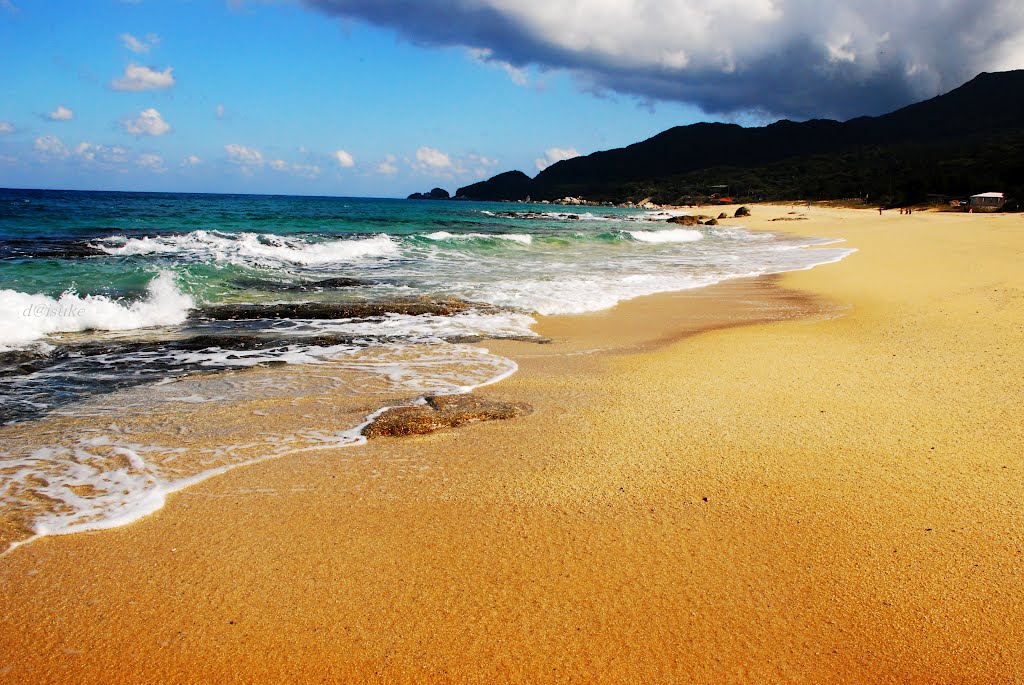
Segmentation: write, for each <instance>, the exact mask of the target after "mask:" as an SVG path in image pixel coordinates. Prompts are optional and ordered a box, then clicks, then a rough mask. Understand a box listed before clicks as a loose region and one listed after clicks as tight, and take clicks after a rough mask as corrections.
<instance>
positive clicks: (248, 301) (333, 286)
mask: <svg viewBox="0 0 1024 685" xmlns="http://www.w3.org/2000/svg"><path fill="white" fill-rule="evenodd" d="M666 218H667V217H666V215H664V214H659V213H657V212H650V211H637V210H624V209H617V208H610V207H609V208H593V207H587V208H575V209H573V208H567V207H558V206H551V205H525V204H518V203H517V204H508V203H475V202H455V201H444V202H435V201H409V200H389V199H367V198H329V197H288V196H249V195H191V194H162V193H106V192H71V191H67V192H65V191H22V190H2V191H0V374H2V375H0V399H2V400H3V404H2V409H0V422H4V421H7V422H9V421H19V420H26V419H32V418H36V417H39V416H42V415H45V414H46V413H47V412H49V411H52V410H54V409H56V408H62V411H71V410H73V407H74V406H75V405H76V403H78V402H80V401H82V400H84V399H85V398H88V397H89V396H92V395H95V394H97V393H108V392H112V391H116V390H117V389H119V388H123V387H128V386H132V385H138V384H145V383H151V382H157V381H160V380H163V379H166V378H168V377H174V378H179V377H182V376H187V375H189V374H195V373H208V372H211V371H218V370H224V369H235V368H239V367H246V366H255V365H265V364H268V363H273V362H285V363H308V362H310V361H312V360H317V359H321V360H322V359H323V358H324V357H325V355H337V354H339V353H340V352H339V351H344V350H353V349H363V348H366V347H368V346H388V345H396V344H402V345H405V344H409V343H415V344H417V345H429V344H431V343H447V342H451V341H453V340H456V339H460V340H465V339H467V338H477V339H488V338H496V337H509V336H514V337H528V336H531V335H533V332H532V330H531V328H530V326H531V324H532V322H533V318H532V317H533V316H534V315H536V314H572V313H581V312H587V311H595V310H599V309H605V308H608V307H611V306H614V305H615V304H616V303H617V302H620V301H622V300H624V299H629V298H632V297H638V296H641V295H647V294H651V293H656V292H664V291H672V290H681V289H686V288H693V287H700V286H703V285H708V284H711V283H716V282H719V281H721V280H723V279H727V278H735V277H739V276H748V275H755V274H763V273H775V272H780V271H788V270H793V269H803V268H808V267H810V266H813V265H814V264H818V263H822V262H827V261H832V260H835V259H838V258H841V256H842V255H843V254H845V251H844V250H840V249H834V248H827V249H817V250H805V249H802V248H804V247H808V246H811V245H815V244H817V243H820V242H821V241H816V240H813V239H798V238H793V237H787V236H781V235H780V236H773V235H769V234H765V233H752V232H749V231H746V230H744V229H743V228H740V227H724V226H716V227H710V226H709V227H697V228H681V227H679V226H678V225H675V224H667V223H665V219H666ZM410 302H420V303H422V302H428V303H434V304H433V305H431V306H430V307H428V308H427V310H423V308H422V307H420V308H419V309H417V310H416V311H411V312H410V311H409V310H408V309H407V308H406V306H405V305H407V304H408V303H410ZM439 303H440V304H439ZM452 303H455V305H457V306H454V305H452ZM229 305H242V306H243V307H242V309H241V310H232V311H228V310H227V309H226V307H227V306H229ZM312 305H316V306H315V307H314V306H312ZM365 305H374V306H375V307H376V308H371V309H367V308H366V307H365ZM360 306H362V307H363V308H362V309H359V308H358V307H360ZM353 307H356V308H355V309H353Z"/></svg>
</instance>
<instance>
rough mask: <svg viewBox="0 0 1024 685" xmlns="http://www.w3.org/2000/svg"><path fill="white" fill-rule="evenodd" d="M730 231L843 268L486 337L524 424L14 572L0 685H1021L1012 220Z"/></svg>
mask: <svg viewBox="0 0 1024 685" xmlns="http://www.w3.org/2000/svg"><path fill="white" fill-rule="evenodd" d="M734 209H735V208H726V209H725V211H728V212H729V214H730V216H731V215H732V211H733V210H734ZM715 211H716V212H717V211H718V209H717V208H716V210H715ZM772 219H788V220H787V221H772ZM729 223H735V224H741V223H742V225H745V226H748V227H750V228H752V229H756V230H771V231H792V232H797V233H801V234H806V235H813V236H822V237H830V238H836V239H843V240H845V241H846V245H848V246H849V247H853V248H856V249H857V250H858V251H857V252H856V253H855V254H853V255H851V256H849V257H847V258H846V259H844V260H843V261H841V262H838V263H834V264H827V265H823V266H819V267H816V268H814V269H812V270H809V271H803V272H795V273H789V274H785V275H783V276H781V277H763V278H757V279H748V280H739V281H731V282H727V283H723V284H721V285H718V286H714V287H711V288H706V289H702V290H694V291H688V292H681V293H676V294H671V295H658V296H651V297H646V298H641V299H637V300H632V301H629V302H626V303H623V304H620V305H619V306H617V307H616V308H615V309H613V310H610V311H607V312H602V313H598V314H589V315H580V316H571V317H570V316H565V317H550V318H545V319H542V320H541V322H540V324H539V326H538V332H539V333H541V334H542V335H545V336H548V337H550V338H552V339H553V342H552V343H551V344H548V345H537V344H531V343H522V342H513V341H503V342H500V343H495V344H489V345H488V347H489V348H490V349H491V350H492V351H495V352H497V353H499V354H502V355H504V356H507V357H510V358H512V359H514V360H515V361H516V362H517V363H518V364H519V366H520V370H519V372H518V373H516V374H515V375H514V376H512V377H511V378H509V379H507V380H505V381H503V382H501V383H498V384H496V385H493V386H488V387H486V388H484V389H483V390H481V391H480V392H481V394H484V395H486V396H488V397H494V398H497V399H502V400H511V401H515V402H528V403H530V404H531V405H532V406H533V413H532V414H530V415H529V416H526V417H522V418H518V419H514V420H511V421H498V422H492V423H482V424H476V425H471V426H467V427H463V428H460V429H458V430H452V431H443V432H439V433H434V434H431V435H427V436H421V437H411V438H402V439H391V438H383V439H379V440H374V441H371V442H370V443H369V444H367V445H365V446H360V447H348V448H341V449H336V450H326V451H319V452H310V453H307V454H298V455H291V456H288V457H285V458H281V459H274V460H268V461H264V462H261V463H258V464H255V465H252V466H248V467H244V468H238V469H234V470H232V471H229V472H228V473H226V474H224V475H221V476H218V477H215V478H212V479H210V480H207V481H204V482H202V483H200V484H198V485H195V486H193V487H190V488H187V489H185V490H183V491H181V492H179V493H177V494H175V495H173V496H172V497H171V498H170V499H169V501H168V503H167V505H166V506H165V507H164V508H163V509H162V510H160V511H159V512H157V513H156V514H154V515H151V516H149V517H147V518H145V519H142V520H140V521H137V522H135V523H133V524H131V525H128V526H125V527H122V528H117V529H113V530H107V531H97V532H90V533H81V534H75V535H68V536H57V537H49V538H43V539H41V540H37V541H34V542H32V543H30V544H27V545H24V546H22V547H20V548H18V549H16V550H14V551H13V552H12V553H10V554H8V555H7V556H5V557H3V558H0V682H11V683H51V682H54V683H56V682H60V683H122V682H123V683H197V682H210V683H213V682H216V683H234V682H237V683H250V682H353V683H355V682H371V683H374V682H379V683H403V682H467V683H477V682H479V683H501V682H510V683H526V682H533V683H537V682H584V683H618V682H646V683H675V682H697V683H726V682H737V683H765V682H785V683H802V682H806V683H825V682H829V683H1013V682H1021V681H1024V595H1022V592H1021V590H1022V588H1024V456H1022V455H1024V385H1022V382H1024V268H1022V267H1021V265H1022V263H1024V219H1022V217H1021V215H1019V214H991V215H982V214H974V215H968V214H952V213H949V214H947V213H932V212H918V213H915V214H913V215H910V216H901V215H898V214H897V213H896V212H895V211H888V212H886V213H885V214H884V215H881V216H880V215H879V213H878V212H877V211H872V210H850V209H829V208H824V207H817V206H815V207H812V208H807V207H804V206H798V207H788V206H786V207H784V206H754V207H753V216H752V217H749V218H746V219H743V220H742V221H741V220H730V222H729ZM222 418H223V417H219V418H218V420H222Z"/></svg>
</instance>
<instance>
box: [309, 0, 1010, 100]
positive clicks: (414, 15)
mask: <svg viewBox="0 0 1024 685" xmlns="http://www.w3.org/2000/svg"><path fill="white" fill-rule="evenodd" d="M304 2H305V4H306V5H307V6H309V7H311V8H314V9H316V10H319V11H322V12H324V13H327V14H330V15H334V16H338V17H346V18H351V19H355V20H360V21H365V22H369V23H371V24H375V25H377V26H381V27H386V28H390V29H393V30H395V31H397V32H398V33H400V34H401V35H403V36H404V37H406V38H407V39H408V40H410V41H412V42H415V43H418V44H421V45H427V46H464V47H467V48H474V49H476V52H475V54H476V55H478V56H479V54H480V51H486V52H485V53H484V54H486V55H487V56H488V57H487V58H488V59H491V60H493V61H496V62H503V63H507V64H510V65H513V66H516V67H524V66H527V65H536V66H538V67H541V68H546V69H564V70H567V71H570V72H572V73H574V74H575V75H576V76H577V77H578V78H580V79H582V80H583V81H584V82H585V83H587V84H588V86H589V87H592V88H594V89H596V90H609V91H614V92H618V93H623V94H628V95H635V96H637V97H640V98H644V99H652V100H670V101H680V102H688V103H692V104H695V105H697V106H699V107H701V108H702V109H703V110H705V111H706V112H709V113H712V114H729V113H742V112H761V113H764V114H769V115H776V116H789V117H794V118H801V119H802V118H809V117H820V116H827V117H836V118H849V117H852V116H857V115H861V114H878V113H882V112H885V111H888V110H891V109H894V108H896V107H899V106H902V105H905V104H908V103H910V102H913V101H915V100H919V99H923V98H926V97H931V96H933V95H936V94H938V93H941V92H945V91H948V90H950V89H952V88H954V87H956V86H958V85H960V84H961V83H963V82H964V81H966V80H968V79H969V78H971V77H972V76H974V75H976V74H977V73H978V72H980V71H986V70H987V71H996V70H1002V69H1010V68H1020V67H1022V66H1024V12H1022V11H1020V7H1019V2H1018V1H1017V0H975V1H972V2H956V1H952V0H903V1H902V2H899V3H896V2H893V1H892V0H861V1H860V2H849V1H846V2H840V1H838V0H674V1H673V0H545V1H544V2H536V3H534V2H529V3H525V2H521V1H510V0H459V1H456V2H451V1H449V2H441V1H439V0H418V1H415V2H413V1H410V0H372V1H370V0H304Z"/></svg>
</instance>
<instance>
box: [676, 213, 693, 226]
mask: <svg viewBox="0 0 1024 685" xmlns="http://www.w3.org/2000/svg"><path fill="white" fill-rule="evenodd" d="M668 222H669V223H670V224H682V225H683V226H696V225H697V224H699V223H700V219H698V218H697V217H695V216H693V215H692V214H682V215H680V216H672V217H669V219H668Z"/></svg>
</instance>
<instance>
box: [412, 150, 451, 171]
mask: <svg viewBox="0 0 1024 685" xmlns="http://www.w3.org/2000/svg"><path fill="white" fill-rule="evenodd" d="M416 161H417V162H419V163H420V164H421V165H423V166H424V167H427V168H429V169H433V170H435V171H441V170H446V169H450V168H451V166H452V160H451V157H449V156H448V154H447V153H445V152H441V151H440V150H438V149H437V148H433V147H421V148H420V149H419V150H416Z"/></svg>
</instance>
